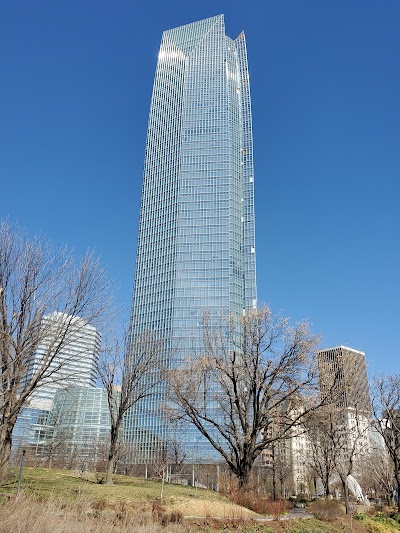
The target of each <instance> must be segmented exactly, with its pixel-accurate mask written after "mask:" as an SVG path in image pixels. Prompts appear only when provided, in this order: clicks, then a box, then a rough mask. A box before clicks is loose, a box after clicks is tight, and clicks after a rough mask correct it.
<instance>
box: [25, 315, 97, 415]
mask: <svg viewBox="0 0 400 533" xmlns="http://www.w3.org/2000/svg"><path fill="white" fill-rule="evenodd" d="M67 322H68V323H69V322H71V324H70V325H69V326H68V331H67V334H65V331H66V326H65V324H66V323H67ZM41 327H42V328H43V329H44V330H45V331H46V335H45V337H44V338H43V339H42V341H41V342H40V344H39V345H38V347H37V348H36V351H35V355H34V358H33V359H32V361H31V364H30V367H29V370H28V375H27V379H31V378H32V376H33V375H34V373H35V372H36V369H37V368H38V367H40V365H41V363H42V361H43V359H44V358H49V357H53V359H52V362H51V364H50V365H49V368H48V370H47V371H46V377H45V378H44V379H43V380H42V384H41V386H40V387H39V388H37V389H36V390H35V392H34V393H33V395H32V397H31V399H30V404H31V406H32V407H35V408H39V409H45V410H46V409H47V410H49V409H51V407H52V403H53V399H54V396H55V394H56V392H57V390H59V389H60V388H64V387H67V386H68V385H80V386H84V387H94V386H95V385H96V365H97V359H98V356H99V350H100V343H101V336H100V334H99V332H98V331H97V329H96V328H95V327H94V326H91V325H90V324H88V323H87V322H86V320H84V319H83V318H79V317H71V316H70V315H66V314H63V313H59V312H55V313H52V314H49V315H46V316H44V317H43V319H42V324H41ZM59 345H60V346H61V347H59ZM53 353H54V354H55V355H54V356H53V355H52V354H53Z"/></svg>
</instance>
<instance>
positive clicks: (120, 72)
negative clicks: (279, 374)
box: [0, 0, 400, 374]
mask: <svg viewBox="0 0 400 533" xmlns="http://www.w3.org/2000/svg"><path fill="white" fill-rule="evenodd" d="M219 13H224V14H225V23H226V31H227V34H228V35H230V36H231V37H236V36H237V35H238V34H239V33H240V31H241V30H244V31H245V33H246V38H247V45H248V55H249V68H250V77H251V89H252V103H253V120H254V143H255V186H256V228H257V278H258V292H259V300H260V301H261V302H266V303H268V304H270V305H271V307H272V309H273V310H274V311H279V310H282V311H283V313H284V314H286V315H288V316H290V317H291V318H292V320H293V321H298V320H302V319H308V320H309V321H310V322H311V323H312V327H313V330H314V331H315V332H317V333H320V334H321V335H322V336H323V338H324V341H323V345H324V346H326V347H328V346H334V345H338V344H346V345H349V346H351V347H353V348H356V349H361V350H364V351H365V352H366V355H367V361H368V363H369V371H370V374H374V373H380V372H399V366H400V365H399V360H400V349H399V331H400V312H399V306H398V302H399V301H400V289H399V273H400V246H399V229H400V215H399V212H400V209H399V200H400V97H399V96H400V91H399V89H400V54H399V50H400V31H399V27H400V2H398V0H385V1H384V2H377V1H370V0H358V1H355V0H353V1H351V0H350V1H349V0H325V1H321V0H303V1H300V0H286V1H285V0H274V1H268V0H267V1H263V2H261V0H260V1H259V2H254V1H249V2H238V1H235V0H232V1H230V2H227V1H207V0H206V1H203V2H188V1H187V0H186V1H183V0H182V1H181V0H172V1H170V2H158V1H153V2H140V3H139V2H133V1H127V0H121V1H115V2H111V1H102V0H95V1H86V0H80V1H77V0H68V1H66V0H58V1H57V2H54V0H47V1H45V0H37V1H35V2H32V1H31V0H29V1H19V0H14V1H13V2H7V1H6V0H0V50H1V54H0V79H1V83H0V183H1V189H0V200H1V203H0V217H1V218H4V217H7V216H8V217H9V219H10V220H12V221H14V220H18V221H19V223H20V224H21V225H22V226H24V227H26V228H27V229H28V231H29V232H30V233H32V234H34V233H38V232H41V233H44V234H46V235H47V236H48V237H50V239H51V240H52V241H53V242H54V243H55V244H56V245H58V244H62V243H67V244H68V245H69V246H70V247H72V248H74V249H75V250H77V251H78V252H83V251H84V250H86V249H87V248H94V249H95V250H96V252H97V254H98V255H100V256H101V257H102V261H103V263H104V264H105V265H106V267H107V268H108V270H109V272H110V274H111V275H112V276H113V278H114V279H115V281H116V283H117V285H118V287H119V289H118V299H119V302H120V303H121V304H122V306H124V308H125V316H126V317H127V316H128V314H129V306H130V299H131V289H132V282H133V268H134V260H135V248H136V233H137V224H138V218H139V205H140V189H141V177H142V167H143V155H144V145H145V136H146V127H147V117H148V109H149V105H150V98H151V90H152V83H153V76H154V70H155V66H156V61H157V54H158V48H159V44H160V39H161V33H162V31H163V30H166V29H169V28H172V27H175V26H180V25H182V24H186V23H189V22H193V21H196V20H200V19H202V18H207V17H209V16H214V15H217V14H219Z"/></svg>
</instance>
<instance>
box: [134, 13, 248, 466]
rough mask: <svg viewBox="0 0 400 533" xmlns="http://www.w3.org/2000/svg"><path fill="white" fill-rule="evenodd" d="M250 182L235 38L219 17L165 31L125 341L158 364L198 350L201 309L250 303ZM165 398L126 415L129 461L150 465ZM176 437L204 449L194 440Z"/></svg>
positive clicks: (240, 42)
mask: <svg viewBox="0 0 400 533" xmlns="http://www.w3.org/2000/svg"><path fill="white" fill-rule="evenodd" d="M253 182H254V172H253V140H252V120H251V103H250V84H249V74H248V67H247V53H246V41H245V36H244V33H240V35H239V36H238V37H237V38H236V39H234V40H233V39H231V38H229V37H228V36H227V35H226V34H225V25H224V17H223V15H219V16H216V17H212V18H209V19H206V20H202V21H199V22H195V23H193V24H188V25H185V26H181V27H178V28H174V29H172V30H168V31H165V32H164V34H163V36H162V42H161V47H160V52H159V56H158V63H157V68H156V74H155V80H154V87H153V95H152V100H151V107H150V115H149V123H148V131H147V141H146V152H145V162H144V173H143V188H142V201H141V213H140V224H139V238H138V246H137V256H136V270H135V282H134V292H133V302H132V316H131V336H132V338H134V337H135V336H137V335H140V334H141V333H143V332H146V331H151V332H153V333H154V334H156V335H157V336H158V337H159V338H161V339H165V353H164V356H163V357H164V364H165V365H166V366H168V367H174V366H177V365H179V362H180V361H182V360H184V359H185V358H186V357H187V356H188V355H190V356H192V357H193V355H196V354H199V355H200V354H201V353H202V350H203V349H204V348H203V330H202V322H203V316H204V312H205V310H207V312H208V313H209V314H210V316H211V320H212V321H214V322H213V323H214V324H217V323H218V320H221V317H223V316H227V315H228V314H229V313H243V310H244V309H246V308H252V307H255V306H256V305H257V300H256V298H257V297H256V260H255V228H254V193H253ZM165 398H166V390H165V387H164V386H161V385H160V387H159V388H158V389H157V390H155V391H154V394H153V395H152V396H151V397H150V398H148V399H146V400H145V401H144V402H142V403H141V404H139V405H138V406H137V408H136V409H135V410H132V411H131V412H130V413H129V414H128V417H127V421H126V431H127V434H126V436H127V440H128V442H131V443H133V444H134V445H135V446H136V452H135V453H136V455H135V458H136V460H137V461H138V462H147V461H149V460H151V458H152V457H153V456H154V454H157V452H158V451H159V449H160V447H162V446H163V443H164V442H165V439H166V438H167V437H168V432H169V431H170V429H169V426H168V424H167V422H166V417H165V413H164V411H163V409H164V407H165ZM185 435H186V439H187V441H188V442H189V441H190V443H191V445H192V447H193V450H195V449H196V447H197V449H198V453H199V454H202V453H203V451H204V450H205V449H206V447H207V445H206V443H205V442H204V441H202V439H201V438H200V437H199V435H196V432H194V431H193V432H191V431H188V432H185ZM201 450H203V451H201ZM193 453H196V452H195V451H194V452H193Z"/></svg>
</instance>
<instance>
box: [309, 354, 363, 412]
mask: <svg viewBox="0 0 400 533" xmlns="http://www.w3.org/2000/svg"><path fill="white" fill-rule="evenodd" d="M318 370H319V377H320V386H321V392H322V393H325V394H333V398H334V400H335V402H336V404H337V405H338V406H339V407H343V408H351V409H356V410H357V412H358V413H360V414H363V415H366V416H369V415H370V412H371V400H370V396H369V385H368V375H367V363H366V360H365V353H364V352H360V351H359V350H354V349H353V348H348V347H347V346H336V347H335V348H328V349H325V350H321V351H319V352H318Z"/></svg>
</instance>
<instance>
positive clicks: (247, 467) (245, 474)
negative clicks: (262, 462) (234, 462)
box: [238, 460, 252, 490]
mask: <svg viewBox="0 0 400 533" xmlns="http://www.w3.org/2000/svg"><path fill="white" fill-rule="evenodd" d="M251 467H252V464H251V463H250V462H249V461H247V460H244V461H243V463H242V464H241V468H240V473H239V475H238V478H239V489H240V490H242V489H243V488H244V487H245V486H246V485H247V484H248V482H249V479H250V472H251Z"/></svg>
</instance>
